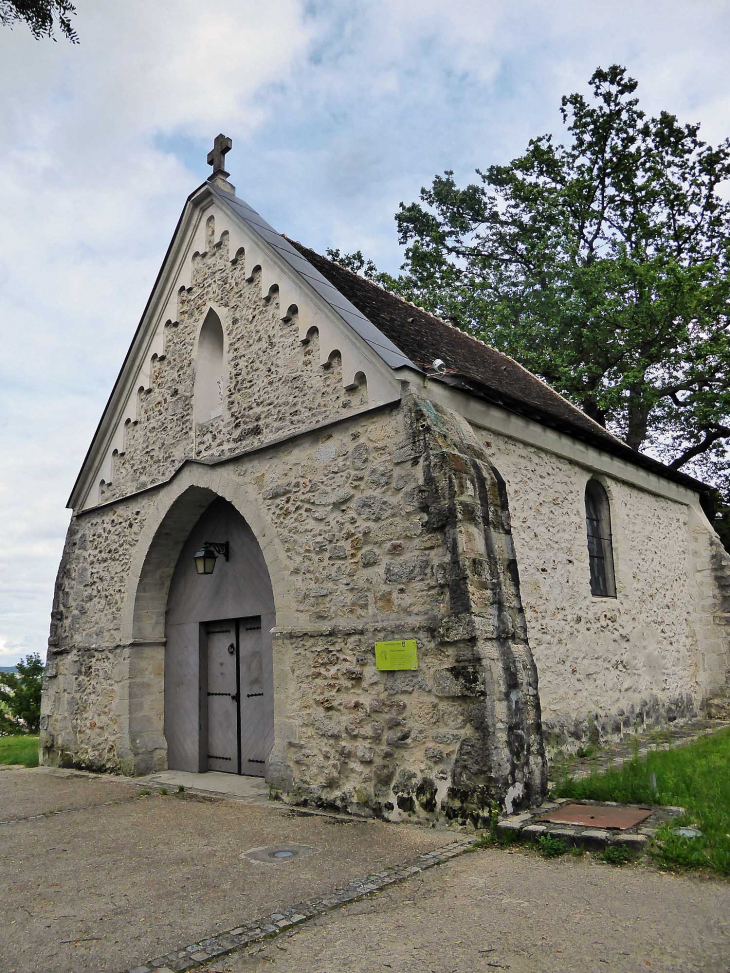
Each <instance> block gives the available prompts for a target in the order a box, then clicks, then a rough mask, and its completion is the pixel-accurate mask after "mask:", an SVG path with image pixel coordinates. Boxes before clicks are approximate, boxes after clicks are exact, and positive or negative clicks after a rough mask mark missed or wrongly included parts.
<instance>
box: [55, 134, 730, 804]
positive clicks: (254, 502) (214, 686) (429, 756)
mask: <svg viewBox="0 0 730 973" xmlns="http://www.w3.org/2000/svg"><path fill="white" fill-rule="evenodd" d="M229 148H230V140H228V139H225V138H224V137H223V136H219V137H218V138H217V139H216V144H215V148H214V151H213V152H212V153H211V154H210V155H209V158H208V161H209V163H210V164H212V165H213V173H212V175H211V176H210V178H209V179H208V180H207V181H206V182H205V183H204V184H203V185H202V186H200V187H199V188H198V189H196V190H195V191H194V192H193V193H192V194H191V195H190V197H189V198H188V199H187V201H186V203H185V207H184V209H183V212H182V215H181V217H180V220H179V222H178V225H177V227H176V229H175V232H174V234H173V237H172V242H171V243H170V246H169V249H168V251H167V254H166V256H165V259H164V262H163V264H162V268H161V270H160V272H159V275H158V277H157V280H156V282H155V284H154V287H153V289H152V294H151V296H150V298H149V301H148V303H147V306H146V308H145V310H144V313H143V315H142V319H141V321H140V324H139V327H138V328H137V331H136V334H135V336H134V339H133V341H132V345H131V347H130V349H129V352H128V354H127V357H126V359H125V360H124V362H123V364H122V367H121V371H120V373H119V377H118V379H117V381H116V384H115V386H114V388H113V390H112V393H111V396H110V398H109V401H108V403H107V406H106V408H105V410H104V413H103V415H102V418H101V421H100V423H99V426H98V428H97V430H96V433H95V435H94V439H93V442H92V443H91V446H90V448H89V451H88V453H87V455H86V459H85V461H84V463H83V467H82V469H81V472H80V474H79V477H78V479H77V481H76V484H75V486H74V488H73V492H72V494H71V498H70V500H69V506H70V508H71V509H72V511H73V515H72V519H71V524H70V527H69V530H68V536H67V539H66V544H65V549H64V552H63V558H62V561H61V565H60V568H59V571H58V580H57V584H56V591H55V598H54V604H53V611H52V622H51V636H50V639H49V650H48V665H47V669H46V677H45V688H44V696H43V710H42V720H41V757H42V762H43V763H44V764H48V765H62V766H76V767H86V768H91V769H96V770H100V769H103V770H108V771H113V772H118V773H124V774H145V773H148V772H152V771H156V770H162V769H167V768H170V769H180V770H188V771H193V772H198V773H205V772H206V771H209V770H216V771H225V772H229V773H232V774H250V775H258V776H264V777H265V778H266V780H267V781H268V782H269V784H270V786H271V788H272V790H273V791H275V792H276V793H277V794H279V795H281V796H282V797H283V798H284V799H285V800H288V801H291V802H293V803H300V804H308V805H310V806H320V807H328V808H338V809H341V810H346V811H350V812H352V813H360V814H367V815H377V816H382V817H385V818H388V819H391V820H399V819H403V818H409V819H411V820H429V819H431V820H433V819H434V818H436V817H445V818H454V819H457V820H471V821H473V822H479V821H480V820H483V818H484V816H485V815H487V814H488V813H489V812H490V810H491V809H493V808H495V807H498V806H501V807H506V808H507V809H508V810H515V809H517V808H519V807H521V806H524V805H526V804H528V803H530V802H534V801H536V800H538V799H539V798H540V797H541V796H542V795H543V793H544V791H545V787H546V754H547V753H548V752H549V751H550V750H551V749H556V748H559V749H561V750H563V751H567V752H569V751H570V750H571V749H572V750H575V749H576V748H577V747H579V746H580V745H582V744H584V743H585V742H586V741H588V740H594V741H597V740H607V739H610V738H614V737H618V736H621V735H622V734H624V733H626V732H631V731H633V730H635V729H636V728H641V727H646V726H660V725H662V724H664V723H666V722H668V721H674V720H681V719H686V718H689V717H691V716H692V715H694V714H697V713H698V712H700V711H702V710H703V708H706V707H707V705H708V702H709V701H711V700H713V698H717V697H722V696H724V695H726V694H727V692H728V669H729V662H730V628H728V623H729V622H730V595H729V592H730V560H728V558H727V556H726V555H725V553H724V551H723V549H722V547H721V545H720V542H719V540H718V538H717V536H716V534H715V532H714V530H713V528H712V525H711V522H710V519H708V518H711V511H710V498H709V491H708V489H707V487H705V486H704V485H703V484H702V483H700V482H698V481H696V480H694V479H692V478H690V477H689V476H686V475H684V474H682V473H678V472H674V471H672V470H670V469H669V468H667V467H666V466H664V465H662V464H661V463H659V462H656V461H655V460H653V459H651V458H649V457H647V456H643V455H640V454H637V453H635V452H633V451H632V450H631V449H630V448H629V447H628V446H627V445H626V444H625V443H623V442H622V441H621V440H619V439H617V438H615V437H614V436H613V435H611V433H609V432H607V431H606V430H605V429H604V428H602V427H601V426H599V425H597V424H596V423H594V422H593V421H592V420H591V419H589V418H588V417H587V416H586V415H585V414H584V413H582V412H581V411H580V410H579V409H577V408H575V407H574V406H573V405H571V404H570V403H569V402H567V401H566V400H565V399H564V398H562V397H561V396H560V395H558V394H557V393H556V392H554V391H552V390H551V389H550V388H549V387H547V386H546V385H545V384H544V383H543V382H542V381H540V380H539V379H538V378H536V377H535V376H534V375H532V374H530V373H529V372H527V371H526V370H525V369H524V368H522V367H521V366H520V365H519V364H518V363H517V362H516V361H514V360H513V359H511V358H509V357H507V356H506V355H504V354H501V353H500V352H498V351H495V350H494V349H493V348H490V347H488V346H487V345H485V344H483V343H481V342H479V341H477V340H475V339H474V338H471V337H469V336H467V335H466V334H464V333H463V332H461V331H459V330H457V329H456V328H454V327H453V326H451V325H449V324H448V323H446V322H445V321H442V320H439V319H438V318H435V317H433V316H432V315H430V314H427V313H426V312H424V311H423V310H421V309H419V308H418V307H415V306H413V305H411V304H408V303H406V302H404V301H402V300H400V299H399V298H397V297H394V296H393V295H391V294H389V293H387V292H386V291H384V290H382V289H380V288H379V287H377V286H376V285H374V284H373V283H371V282H369V281H367V280H365V279H363V278H362V277H359V276H357V275H356V274H353V273H351V272H350V271H348V270H346V269H344V268H343V267H341V266H339V265H336V264H334V263H332V262H330V261H329V260H327V259H325V258H324V257H322V256H320V255H319V254H317V253H314V252H313V251H311V250H309V249H307V248H306V247H305V246H303V245H301V244H300V243H297V242H295V241H293V240H290V239H288V238H287V237H286V236H283V235H281V234H280V233H278V232H276V231H275V230H274V229H273V228H272V227H271V226H270V225H269V224H268V223H267V222H266V220H265V219H263V217H261V216H260V215H259V214H258V213H257V212H256V211H255V210H254V209H252V208H251V207H250V206H249V205H248V204H247V203H245V202H244V201H243V200H242V199H240V198H239V197H238V196H237V195H236V193H235V189H234V187H233V186H232V185H231V184H230V182H229V181H228V173H227V172H226V171H225V169H224V163H225V153H226V151H227V150H228V149H229Z"/></svg>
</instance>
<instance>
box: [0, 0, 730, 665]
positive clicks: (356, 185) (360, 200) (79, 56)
mask: <svg viewBox="0 0 730 973" xmlns="http://www.w3.org/2000/svg"><path fill="white" fill-rule="evenodd" d="M76 26H77V29H78V31H79V35H80V38H81V44H80V45H79V46H78V47H71V46H70V45H69V44H68V43H67V42H65V41H63V40H59V42H58V43H56V44H53V43H50V42H48V41H44V42H36V41H33V39H32V38H31V36H30V34H29V33H28V32H27V31H26V30H25V29H24V28H23V27H20V26H19V27H17V28H16V29H15V30H13V31H12V32H10V31H7V30H2V31H0V84H1V85H2V90H3V92H4V93H5V95H6V97H5V98H3V99H2V101H0V131H2V132H3V135H4V139H3V142H4V146H3V154H2V156H0V186H2V190H3V205H2V207H0V278H1V279H2V288H0V322H1V323H2V341H3V344H2V357H1V358H0V455H1V456H2V463H1V464H0V656H2V657H3V658H4V659H8V658H9V659H12V658H14V657H17V655H18V654H22V653H25V652H27V651H31V650H38V649H39V650H41V651H43V647H44V645H45V640H46V636H47V628H48V624H47V623H48V612H49V610H50V606H51V596H52V587H53V581H54V577H55V572H56V567H57V562H58V559H59V557H60V552H61V546H62V542H63V534H64V532H65V527H66V524H67V520H68V512H67V511H65V510H64V503H65V501H66V498H67V496H68V493H69V492H70V489H71V486H72V484H73V481H74V479H75V476H76V473H77V472H78V467H79V465H80V463H81V461H82V459H83V456H84V454H85V452H86V448H87V446H88V443H89V440H90V438H91V435H92V434H93V430H94V428H95V427H96V423H97V421H98V419H99V416H100V413H101V410H102V408H103V406H104V403H105V401H106V397H107V395H108V392H109V390H110V389H111V386H112V384H113V381H114V378H115V376H116V373H117V371H118V368H119V366H120V364H121V361H122V359H123V357H124V354H125V351H126V348H127V345H128V342H129V340H130V338H131V336H132V334H133V332H134V329H135V327H136V323H137V321H138V319H139V316H140V314H141V312H142V309H143V307H144V304H145V302H146V299H147V296H148V293H149V289H150V287H151V285H152V283H153V281H154V279H155V276H156V273H157V270H158V267H159V264H160V262H161V260H162V257H163V255H164V252H165V249H166V247H167V243H168V241H169V237H170V235H171V233H172V230H173V228H174V226H175V222H176V220H177V217H178V214H179V212H180V209H181V208H182V205H183V202H184V200H185V197H186V196H187V195H188V193H189V192H190V191H191V190H192V189H194V188H195V186H196V185H197V184H198V183H199V182H201V181H202V179H203V178H205V175H206V174H207V171H208V170H207V167H206V165H205V153H206V151H207V148H208V147H209V143H210V140H211V139H212V138H213V136H215V135H216V134H217V133H218V132H219V131H225V132H226V134H228V135H230V136H232V138H233V140H234V151H233V153H232V154H231V155H230V156H229V163H230V165H229V167H230V169H231V171H232V174H233V176H232V178H233V182H234V183H235V184H236V185H237V186H238V187H239V192H240V194H241V195H242V196H243V197H244V198H246V199H248V200H249V201H250V202H251V203H252V204H253V205H255V206H257V207H258V208H260V209H261V210H262V212H263V213H264V215H265V216H267V218H269V219H270V220H271V221H272V222H273V223H274V225H277V226H279V227H280V228H281V229H284V230H287V231H288V232H290V233H291V234H292V235H293V236H296V237H299V238H300V239H301V240H302V241H303V242H306V243H309V244H310V245H312V246H314V247H320V248H322V247H324V246H326V245H328V244H332V245H337V246H342V247H345V248H351V249H354V248H357V247H361V248H362V249H364V250H365V251H366V252H368V253H369V254H370V255H372V256H373V257H374V258H375V259H376V261H377V262H378V263H380V264H381V265H384V266H387V267H389V268H391V269H394V268H395V267H397V265H398V263H399V249H398V246H397V242H396V238H395V231H394V227H393V222H392V215H393V213H394V211H395V209H396V207H397V204H398V202H399V201H400V200H401V199H403V200H406V201H408V200H411V199H414V198H415V197H416V196H417V194H418V190H419V188H420V187H421V185H423V184H425V183H426V182H428V181H429V180H430V178H431V177H432V176H433V174H434V173H436V172H439V171H443V169H445V168H453V169H454V170H455V171H456V174H457V177H458V178H460V179H465V178H468V177H469V176H470V174H471V173H472V171H473V169H474V167H475V166H477V165H480V166H485V165H487V164H489V163H490V162H492V161H504V160H506V159H508V158H510V157H511V156H513V155H516V154H517V153H518V152H520V151H521V150H522V148H523V147H524V145H525V144H526V141H527V139H528V138H529V137H531V136H532V135H534V134H537V133H540V132H544V131H548V130H555V131H558V130H559V128H560V119H559V111H558V108H559V100H560V96H561V95H562V94H563V93H565V92H567V91H571V90H575V89H578V88H582V89H584V88H585V83H586V80H587V78H588V77H589V76H590V74H591V73H592V71H593V69H594V68H595V67H596V66H597V65H598V64H603V65H608V64H610V63H613V62H616V61H618V62H620V63H625V64H626V65H627V66H628V68H629V70H630V71H631V72H632V73H633V74H634V75H635V76H636V77H637V78H638V79H639V81H640V84H641V86H640V89H639V92H640V96H641V98H642V102H643V104H644V105H645V106H646V107H647V108H648V109H649V110H651V111H659V110H660V109H662V108H667V109H669V110H672V111H676V112H677V113H678V114H679V115H680V117H682V118H683V119H685V120H691V121H695V120H701V121H702V122H703V132H704V134H705V137H706V138H708V139H710V140H712V141H717V140H718V139H720V138H722V137H723V136H724V135H725V134H726V133H727V119H728V117H730V85H729V83H728V80H727V72H726V71H725V59H726V52H725V43H724V39H725V38H726V37H727V33H728V27H729V26H730V10H729V8H728V5H727V3H726V0H703V2H702V3H688V2H686V0H667V2H665V3H663V4H661V5H658V4H656V2H655V0H631V2H630V0H614V2H613V3H611V4H603V5H599V4H588V3H585V2H584V0H563V2H561V3H555V2H548V0H514V2H512V3H510V4H507V3H504V0H452V2H451V3H450V4H448V5H446V6H445V5H444V4H443V2H442V0H438V2H437V0H418V2H416V0H355V2H352V3H348V4H342V3H337V2H336V0H270V2H269V3H266V4H262V3H260V2H254V0H217V2H216V3H215V4H201V3H200V2H198V0H155V2H154V3H149V2H146V0H125V3H123V4H111V3H104V4H99V3H93V2H92V0H79V2H78V18H77V25H76ZM14 653H15V656H14V655H13V654H14Z"/></svg>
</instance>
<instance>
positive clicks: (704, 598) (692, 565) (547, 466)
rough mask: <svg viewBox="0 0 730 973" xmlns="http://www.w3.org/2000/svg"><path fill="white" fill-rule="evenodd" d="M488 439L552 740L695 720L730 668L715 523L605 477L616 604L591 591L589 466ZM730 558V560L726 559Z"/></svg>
mask: <svg viewBox="0 0 730 973" xmlns="http://www.w3.org/2000/svg"><path fill="white" fill-rule="evenodd" d="M479 437H480V439H481V441H482V442H483V444H484V446H485V449H486V450H487V452H488V454H489V456H490V457H491V458H492V459H493V462H494V463H495V465H496V466H497V467H498V468H499V470H500V472H501V473H502V475H503V476H504V479H505V481H506V484H507V492H508V495H509V501H510V508H511V511H512V523H513V531H514V543H515V548H516V551H517V560H518V564H519V567H520V577H521V591H522V601H523V605H524V608H525V614H526V617H527V628H528V632H529V637H530V645H531V647H532V650H533V652H534V655H535V660H536V663H537V667H538V673H539V678H540V699H541V703H542V712H543V723H544V727H545V734H546V741H547V742H548V744H551V745H552V746H553V747H561V748H565V749H567V750H575V749H576V748H577V747H578V746H581V745H585V743H587V742H588V741H589V740H593V741H597V740H599V739H605V738H611V737H617V736H621V735H622V733H624V732H626V731H632V730H634V729H635V728H637V727H639V728H641V727H642V726H645V725H661V724H663V723H666V722H667V721H672V720H675V719H682V718H687V717H690V716H692V715H693V714H695V713H696V712H697V711H698V710H699V709H700V707H701V706H702V704H703V701H704V699H705V698H706V697H707V696H709V695H712V694H713V693H716V692H718V691H719V690H718V686H720V685H721V684H722V683H723V682H724V673H726V672H727V666H728V644H729V643H728V633H727V630H726V629H724V630H723V627H722V623H723V618H722V617H721V608H722V606H721V601H720V592H719V589H718V588H717V580H716V577H717V569H716V568H713V561H712V559H713V557H714V558H715V559H716V560H717V559H720V560H722V559H723V555H722V554H721V553H719V543H718V542H717V541H716V539H714V543H713V537H714V535H712V534H711V532H710V531H709V529H708V525H707V523H706V521H703V518H701V516H700V515H699V514H698V513H697V512H696V511H695V510H694V509H693V508H692V507H690V506H688V505H685V504H682V503H679V502H676V501H674V500H669V499H665V498H663V497H661V496H658V495H656V494H653V493H649V492H647V491H645V490H642V489H639V488H638V487H634V486H631V485H629V484H628V483H626V482H623V481H621V480H618V479H613V478H609V477H605V476H599V477H598V479H599V480H600V481H601V482H602V483H603V484H604V486H605V487H606V490H607V492H608V494H609V498H610V502H611V519H612V532H613V547H614V559H615V570H616V584H617V595H618V597H616V598H596V597H593V596H592V595H591V590H590V584H589V566H588V550H587V542H586V525H585V506H584V491H585V486H586V483H587V481H588V479H589V478H590V476H591V472H590V471H589V470H588V469H586V468H585V467H584V466H582V465H578V464H577V463H573V462H571V461H570V460H569V459H566V458H563V457H560V456H557V455H555V454H554V453H550V452H547V451H544V450H540V449H538V448H536V447H534V446H530V445H526V444H524V443H521V442H518V441H516V440H512V439H508V438H507V437H505V436H502V435H499V434H496V433H492V432H489V431H484V430H480V431H479ZM725 557H726V556H725Z"/></svg>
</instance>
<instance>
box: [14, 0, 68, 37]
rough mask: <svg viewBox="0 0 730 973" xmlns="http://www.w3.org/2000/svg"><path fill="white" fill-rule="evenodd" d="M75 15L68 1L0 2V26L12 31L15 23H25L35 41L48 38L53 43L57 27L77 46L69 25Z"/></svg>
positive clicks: (26, 0)
mask: <svg viewBox="0 0 730 973" xmlns="http://www.w3.org/2000/svg"><path fill="white" fill-rule="evenodd" d="M75 15H76V7H75V6H74V4H73V3H71V2H70V0H0V25H2V26H3V27H10V28H11V29H12V28H13V26H14V25H15V24H17V23H25V24H27V26H28V27H29V28H30V31H31V33H32V34H33V37H35V39H36V40H40V39H41V38H43V37H50V38H51V39H52V40H54V41H55V39H56V38H55V37H54V33H55V30H56V28H57V27H58V30H60V32H61V34H62V35H63V36H64V37H66V38H67V39H68V40H70V41H71V43H72V44H78V42H79V38H78V34H77V33H76V31H75V30H74V28H73V24H72V23H71V18H72V17H73V16H75Z"/></svg>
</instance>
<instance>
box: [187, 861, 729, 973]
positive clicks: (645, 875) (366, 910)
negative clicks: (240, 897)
mask: <svg viewBox="0 0 730 973" xmlns="http://www.w3.org/2000/svg"><path fill="white" fill-rule="evenodd" d="M604 969H605V970H606V971H611V973H638V971H642V973H646V971H647V970H651V971H654V973H659V971H661V973H669V971H671V973H728V971H730V883H726V882H722V881H719V880H714V879H713V880H708V879H700V878H696V877H677V876H673V875H667V874H661V873H659V872H657V871H654V870H652V869H649V868H645V867H641V866H625V867H623V868H615V867H612V866H610V865H605V864H603V863H600V862H598V861H596V860H591V859H581V860H576V859H560V860H552V861H546V860H544V859H542V858H539V857H537V856H536V855H535V854H533V853H530V852H525V851H523V850H515V851H505V850H500V849H488V850H484V851H479V852H474V853H471V854H466V855H463V856H462V857H460V858H456V859H454V860H453V861H452V862H450V863H448V864H445V865H441V866H439V867H437V868H434V869H432V870H430V871H428V872H425V873H423V874H422V875H419V876H417V877H415V878H413V879H410V880H409V881H407V882H405V883H403V884H401V885H398V886H393V887H391V888H389V889H387V890H384V891H382V892H379V893H377V894H375V895H372V896H370V897H369V898H368V899H365V900H362V901H360V902H356V903H353V904H351V905H348V906H345V907H343V908H340V909H337V910H336V911H334V912H330V913H328V914H326V915H324V916H322V917H320V918H319V919H315V920H313V921H311V922H309V923H306V924H304V925H301V926H299V927H298V928H297V930H295V931H293V932H291V933H289V934H286V935H282V936H279V937H277V938H276V939H275V940H270V941H269V942H268V943H266V944H262V945H260V946H254V947H251V948H249V949H248V950H246V951H245V952H242V953H238V954H233V955H230V956H227V957H224V958H222V959H219V960H218V961H217V962H216V961H214V962H211V963H210V964H208V965H207V966H206V967H205V970H206V973H213V971H226V973H263V971H264V970H265V971H267V973H277V971H279V973H482V971H483V973H492V971H499V970H508V971H510V973H588V971H591V973H594V971H599V970H604Z"/></svg>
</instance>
